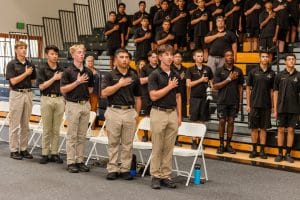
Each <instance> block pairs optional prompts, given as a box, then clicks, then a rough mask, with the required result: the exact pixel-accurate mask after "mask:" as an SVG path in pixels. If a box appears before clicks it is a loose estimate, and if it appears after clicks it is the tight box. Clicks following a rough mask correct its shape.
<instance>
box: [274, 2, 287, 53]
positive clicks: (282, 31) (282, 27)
mask: <svg viewBox="0 0 300 200" xmlns="http://www.w3.org/2000/svg"><path fill="white" fill-rule="evenodd" d="M273 11H274V12H276V16H277V25H276V31H275V37H276V40H278V49H279V53H283V52H284V44H285V40H286V36H287V33H288V29H289V23H288V20H289V12H288V9H287V4H286V0H274V2H273Z"/></svg>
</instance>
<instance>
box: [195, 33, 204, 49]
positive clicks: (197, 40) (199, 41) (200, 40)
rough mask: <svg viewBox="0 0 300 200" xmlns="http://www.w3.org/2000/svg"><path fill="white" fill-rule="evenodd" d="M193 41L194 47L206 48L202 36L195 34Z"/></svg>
mask: <svg viewBox="0 0 300 200" xmlns="http://www.w3.org/2000/svg"><path fill="white" fill-rule="evenodd" d="M194 42H195V48H196V49H207V45H206V44H205V42H204V36H195V37H194Z"/></svg>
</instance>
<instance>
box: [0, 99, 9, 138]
mask: <svg viewBox="0 0 300 200" xmlns="http://www.w3.org/2000/svg"><path fill="white" fill-rule="evenodd" d="M0 112H4V113H6V116H5V118H4V120H1V121H0V141H5V142H8V141H6V140H4V138H1V133H2V130H3V128H4V127H5V126H9V102H7V101H0Z"/></svg>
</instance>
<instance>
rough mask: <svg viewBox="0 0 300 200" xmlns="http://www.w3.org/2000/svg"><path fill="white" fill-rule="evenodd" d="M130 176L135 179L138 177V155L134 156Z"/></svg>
mask: <svg viewBox="0 0 300 200" xmlns="http://www.w3.org/2000/svg"><path fill="white" fill-rule="evenodd" d="M130 175H131V176H133V177H135V176H136V155H135V154H133V155H132V161H131V167H130Z"/></svg>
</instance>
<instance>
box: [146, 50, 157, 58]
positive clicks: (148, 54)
mask: <svg viewBox="0 0 300 200" xmlns="http://www.w3.org/2000/svg"><path fill="white" fill-rule="evenodd" d="M154 53H155V54H156V55H157V52H156V51H154V50H151V51H149V52H148V53H147V57H150V56H152V54H154Z"/></svg>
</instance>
